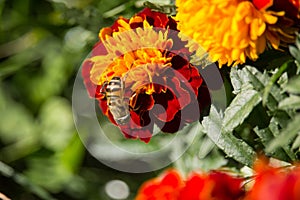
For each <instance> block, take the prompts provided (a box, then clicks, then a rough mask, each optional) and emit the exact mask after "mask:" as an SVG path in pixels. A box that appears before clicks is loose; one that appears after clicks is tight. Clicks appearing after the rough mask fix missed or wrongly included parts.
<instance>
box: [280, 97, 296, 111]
mask: <svg viewBox="0 0 300 200" xmlns="http://www.w3.org/2000/svg"><path fill="white" fill-rule="evenodd" d="M278 107H279V108H281V109H293V110H297V109H300V96H296V95H291V96H290V97H288V98H286V99H284V100H283V101H281V102H280V103H279V105H278Z"/></svg>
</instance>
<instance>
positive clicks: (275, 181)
mask: <svg viewBox="0 0 300 200" xmlns="http://www.w3.org/2000/svg"><path fill="white" fill-rule="evenodd" d="M254 169H255V171H256V172H257V175H256V177H255V178H254V185H253V187H252V189H251V190H250V191H249V193H248V195H247V197H246V200H299V199H300V168H299V167H298V166H296V167H295V168H294V169H282V168H275V167H271V166H269V165H268V163H267V161H266V160H265V159H261V160H259V161H258V162H257V163H256V165H255V168H254Z"/></svg>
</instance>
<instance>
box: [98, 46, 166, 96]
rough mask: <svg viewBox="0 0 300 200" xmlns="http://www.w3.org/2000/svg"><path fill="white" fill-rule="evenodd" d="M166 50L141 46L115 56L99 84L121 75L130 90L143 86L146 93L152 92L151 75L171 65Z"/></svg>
mask: <svg viewBox="0 0 300 200" xmlns="http://www.w3.org/2000/svg"><path fill="white" fill-rule="evenodd" d="M165 53H166V51H162V50H158V49H155V48H142V49H138V50H136V51H133V52H128V53H125V54H124V55H122V56H120V57H118V58H116V59H115V60H114V61H113V62H112V63H111V64H110V65H109V66H108V67H107V68H106V69H105V71H104V72H103V73H102V74H101V78H100V82H99V84H100V85H102V84H103V83H104V82H106V81H108V82H109V81H110V80H111V79H112V78H113V77H116V76H117V77H122V78H123V80H125V81H126V85H127V86H130V87H131V90H132V91H135V90H136V89H138V88H140V87H145V88H144V89H146V93H147V94H152V93H153V92H154V86H153V77H154V76H158V75H159V74H160V73H161V72H162V71H163V70H164V68H166V67H170V66H171V62H170V61H171V57H169V58H168V57H166V55H165Z"/></svg>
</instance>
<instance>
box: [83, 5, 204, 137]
mask: <svg viewBox="0 0 300 200" xmlns="http://www.w3.org/2000/svg"><path fill="white" fill-rule="evenodd" d="M99 39H100V40H99V42H98V43H97V44H96V45H95V47H94V49H93V51H92V53H91V56H90V58H88V59H86V60H85V62H84V63H83V67H82V75H83V78H84V82H85V85H86V88H87V90H88V92H89V94H90V96H91V97H93V98H96V99H98V100H99V105H100V108H101V109H102V111H103V113H104V114H105V115H106V116H108V117H109V119H110V120H111V121H112V122H113V123H115V124H116V125H118V126H119V128H120V129H121V131H122V132H123V134H124V135H125V137H127V138H140V139H141V140H143V141H145V142H148V141H149V140H150V138H151V137H152V132H153V127H154V124H156V125H157V126H158V127H159V128H160V129H161V130H162V131H164V132H168V133H175V132H177V131H178V130H179V129H181V128H182V127H183V126H184V125H186V124H187V123H190V122H193V121H196V120H198V119H199V112H197V110H196V109H195V108H197V109H198V110H199V108H200V109H201V108H202V107H203V106H204V104H209V99H208V98H201V96H202V95H209V94H208V92H206V91H207V89H205V88H206V87H205V86H204V84H203V79H202V77H201V75H200V74H199V71H198V70H197V68H196V67H195V66H193V65H192V64H191V63H190V62H189V61H188V60H189V59H188V58H189V56H190V53H189V51H188V48H186V47H185V45H186V42H183V41H182V40H181V39H180V38H179V36H178V30H177V22H176V21H175V20H174V19H173V18H172V17H168V16H167V15H165V14H162V13H159V12H153V11H151V10H150V9H148V8H146V9H144V10H143V11H142V12H140V13H138V14H137V15H135V16H133V17H132V18H130V19H125V18H123V17H120V18H119V19H117V20H116V21H115V23H114V24H113V25H112V26H111V27H106V28H103V29H101V30H100V33H99ZM200 93H201V94H200ZM199 96H200V98H199ZM198 99H205V100H206V102H201V100H200V101H198ZM207 99H208V100H207ZM199 102H200V103H199ZM118 105H121V106H118ZM157 105H159V106H157ZM184 113H188V114H184ZM129 116H130V117H129Z"/></svg>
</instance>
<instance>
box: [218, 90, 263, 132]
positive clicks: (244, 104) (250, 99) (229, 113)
mask: <svg viewBox="0 0 300 200" xmlns="http://www.w3.org/2000/svg"><path fill="white" fill-rule="evenodd" d="M260 101H261V97H260V94H259V93H258V92H257V91H255V90H252V89H248V90H242V92H241V93H239V94H238V95H237V96H236V97H235V98H234V99H233V101H232V102H231V104H230V105H229V107H228V108H227V109H226V110H225V113H224V120H223V125H222V129H223V130H224V131H225V132H232V131H233V130H234V128H235V127H237V126H238V125H239V124H242V123H243V121H244V120H245V119H246V118H247V117H248V115H249V114H250V113H251V111H252V110H253V108H254V107H255V106H256V105H257V104H258V103H259V102H260Z"/></svg>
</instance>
